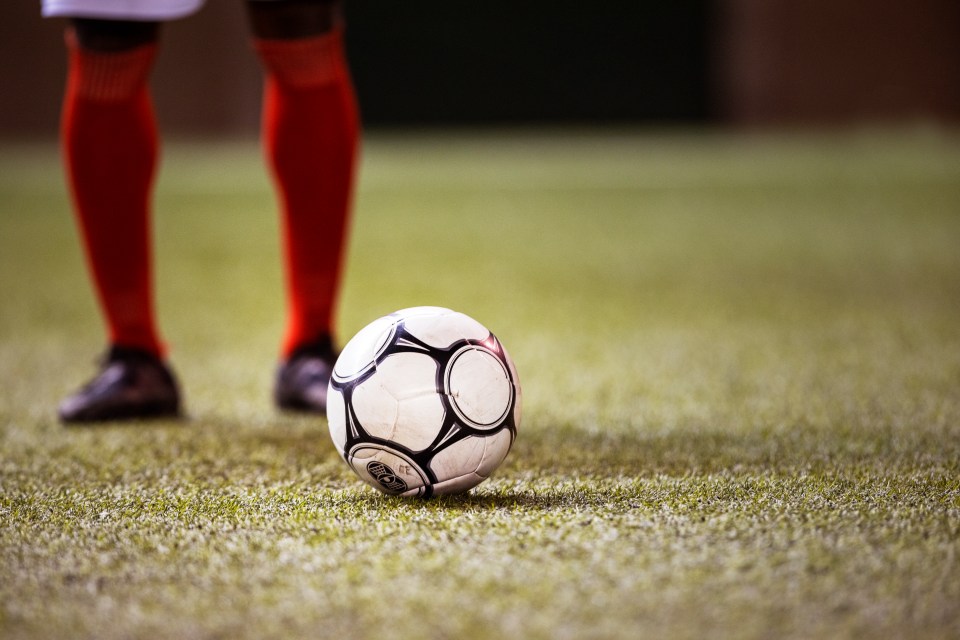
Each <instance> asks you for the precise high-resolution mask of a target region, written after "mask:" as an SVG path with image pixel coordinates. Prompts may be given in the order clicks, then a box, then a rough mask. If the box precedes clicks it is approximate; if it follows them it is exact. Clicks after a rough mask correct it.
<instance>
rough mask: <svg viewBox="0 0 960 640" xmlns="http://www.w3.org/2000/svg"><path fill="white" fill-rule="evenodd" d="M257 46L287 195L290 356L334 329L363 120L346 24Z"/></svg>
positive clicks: (276, 163)
mask: <svg viewBox="0 0 960 640" xmlns="http://www.w3.org/2000/svg"><path fill="white" fill-rule="evenodd" d="M255 46H256V49H257V52H258V54H259V55H260V58H261V60H262V61H263V65H264V67H265V68H266V71H267V76H266V82H265V89H264V114H263V140H264V147H265V150H266V154H267V157H268V160H269V162H270V165H271V167H272V169H273V173H274V178H275V180H276V182H277V185H278V187H279V191H280V197H281V210H282V219H283V249H284V258H285V271H286V285H287V299H288V316H287V318H288V319H287V331H286V335H285V337H284V341H283V347H282V350H283V354H284V355H285V356H289V355H290V353H291V352H292V351H293V350H294V349H296V347H297V346H299V345H301V344H304V343H307V342H311V341H314V340H317V339H318V338H320V337H322V336H325V335H329V334H331V333H332V327H333V316H334V312H335V303H336V297H337V293H338V291H339V284H340V271H341V264H342V260H343V253H344V245H345V240H346V232H347V225H348V217H349V210H350V200H351V195H352V190H353V176H354V159H355V156H356V148H357V134H358V128H359V118H358V114H357V106H356V101H355V99H354V95H353V86H352V83H351V81H350V74H349V70H348V68H347V64H346V60H345V58H344V53H343V38H342V33H341V31H340V30H339V29H335V30H333V31H330V32H328V33H325V34H322V35H319V36H313V37H308V38H299V39H292V40H265V39H258V40H256V41H255Z"/></svg>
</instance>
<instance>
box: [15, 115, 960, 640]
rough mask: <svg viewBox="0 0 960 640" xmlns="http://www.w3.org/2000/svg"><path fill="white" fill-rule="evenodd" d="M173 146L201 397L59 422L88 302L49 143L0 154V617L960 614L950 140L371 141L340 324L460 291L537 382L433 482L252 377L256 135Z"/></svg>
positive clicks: (845, 627)
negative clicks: (356, 471) (452, 469)
mask: <svg viewBox="0 0 960 640" xmlns="http://www.w3.org/2000/svg"><path fill="white" fill-rule="evenodd" d="M165 160H166V162H165V165H164V172H163V176H162V179H161V182H160V185H159V191H158V197H157V238H158V262H159V266H158V281H159V282H158V287H159V307H160V314H161V318H162V321H163V325H164V328H165V332H166V337H167V338H168V340H169V342H170V343H171V345H172V354H173V361H174V364H175V366H176V367H177V369H178V371H179V372H180V375H181V378H182V382H183V385H184V387H185V389H186V392H187V403H188V408H189V411H190V419H189V420H187V421H185V422H182V423H169V422H168V423H159V424H150V425H133V426H117V425H112V426H103V427H99V428H90V429H64V428H62V427H61V426H59V425H58V424H56V421H55V418H54V408H55V405H56V403H57V401H58V400H59V398H60V397H61V396H62V395H63V394H64V393H66V392H67V391H69V390H70V389H72V388H73V387H75V386H76V385H77V384H79V383H80V382H81V381H82V380H83V379H84V378H86V377H87V376H88V375H89V374H90V373H91V372H92V370H93V369H92V358H93V356H94V354H95V352H96V351H97V350H98V349H100V348H101V347H102V343H101V340H102V338H101V334H100V328H99V322H98V317H97V311H96V309H95V306H94V304H93V302H92V299H91V296H90V293H89V288H88V286H87V282H86V278H85V275H84V272H83V268H82V259H81V256H80V253H79V251H78V248H77V245H76V241H75V239H74V232H73V227H72V222H71V220H70V218H69V215H68V214H67V204H66V199H65V195H64V190H63V188H62V187H61V185H60V174H59V167H58V164H57V160H56V156H55V150H54V149H53V148H52V147H50V146H42V145H39V146H33V147H28V146H19V147H17V146H13V147H11V146H9V145H8V146H5V147H4V148H3V149H2V150H0V380H2V391H0V636H3V637H4V638H43V637H80V638H82V637H90V638H94V637H96V638H128V637H149V638H193V637H210V638H214V637H230V638H264V637H352V638H364V637H371V638H372V637H381V636H383V635H384V634H388V635H390V636H391V637H407V638H410V637H417V638H490V637H516V638H564V637H569V638H623V637H645V636H649V637H672V638H702V637H721V638H722V637H731V638H732V637H736V638H761V637H764V638H767V637H786V638H791V637H792V638H803V637H806V638H813V637H822V636H831V637H867V636H869V637H904V638H906V637H911V638H918V637H923V638H956V637H958V636H960V563H958V560H957V554H958V551H960V542H958V540H960V137H958V136H957V135H956V134H954V133H950V132H937V131H910V132H894V133H889V132H866V133H850V134H843V135H836V136H826V135H823V136H809V135H808V136H800V135H796V136H762V137H743V136H733V135H713V134H698V135H694V134H689V135H685V134H649V133H635V132H634V133H631V132H611V133H589V132H564V133H563V134H540V133H529V132H526V133H525V132H505V133H502V134H490V135H487V134H485V135H454V134H451V135H435V136H419V137H417V136H396V137H388V136H379V137H377V136H374V137H371V139H370V140H369V141H368V143H367V145H366V151H365V161H364V166H363V173H362V185H361V190H360V194H359V197H358V201H357V215H356V219H355V234H354V236H353V244H352V251H351V254H350V261H349V265H348V266H349V268H348V274H347V286H346V291H345V293H344V296H343V301H342V313H341V316H342V332H343V334H344V335H343V337H344V338H346V337H349V335H351V334H352V333H353V332H354V331H356V330H357V329H359V328H360V327H361V326H363V325H364V324H365V323H366V322H368V321H369V320H371V319H373V318H375V317H377V316H379V315H382V314H384V313H388V312H390V311H393V310H394V309H396V308H401V307H405V306H411V305H417V304H440V305H445V306H450V307H454V308H457V309H460V310H462V311H465V312H467V313H469V314H471V315H473V316H475V317H476V318H477V319H479V320H481V321H482V322H484V323H485V324H487V325H488V326H489V327H490V328H491V329H493V330H494V331H495V332H496V333H497V334H498V336H499V337H500V338H501V339H502V340H503V341H504V343H505V344H506V345H507V347H508V348H509V349H510V351H511V353H512V354H513V356H514V358H515V360H516V361H517V365H518V368H519V371H520V375H521V380H522V383H523V385H524V391H525V412H524V422H523V424H522V425H521V434H520V438H519V440H518V442H517V444H516V447H515V449H514V451H513V452H512V453H511V455H510V457H509V458H508V459H507V462H506V463H505V465H504V466H503V467H502V468H501V470H500V471H499V472H498V473H497V474H496V475H495V477H494V478H493V479H492V480H490V481H488V482H487V483H485V484H483V485H481V486H480V487H478V488H477V489H475V490H474V491H473V492H472V493H471V494H469V495H467V496H465V497H459V498H447V499H438V500H433V501H429V502H403V501H398V500H395V499H388V498H385V497H382V496H380V495H378V494H375V493H374V492H373V491H372V490H371V489H369V488H367V487H366V486H365V485H361V484H360V483H359V482H358V481H357V480H355V479H354V478H353V477H352V476H351V475H350V473H349V471H348V470H347V468H346V466H345V465H343V463H342V462H341V461H340V460H339V459H338V458H337V457H336V454H335V453H334V451H333V448H332V446H331V444H330V443H329V439H328V437H327V435H326V425H325V422H324V421H323V420H321V419H305V418H294V417H289V416H283V415H278V414H277V413H276V412H275V411H274V410H273V409H272V408H271V406H270V404H269V387H270V381H271V376H272V369H273V366H274V361H275V355H276V349H277V343H278V341H279V334H280V329H281V325H282V309H281V307H282V293H281V292H280V282H281V278H280V271H279V267H278V260H277V245H278V242H277V233H276V221H275V218H274V216H273V214H272V210H273V196H272V194H271V192H270V189H269V185H268V183H267V181H266V178H265V177H264V175H263V172H262V170H261V168H260V163H259V152H258V151H257V150H256V148H255V147H254V146H253V145H249V144H218V145H200V144H171V145H169V146H168V148H167V150H166V156H165Z"/></svg>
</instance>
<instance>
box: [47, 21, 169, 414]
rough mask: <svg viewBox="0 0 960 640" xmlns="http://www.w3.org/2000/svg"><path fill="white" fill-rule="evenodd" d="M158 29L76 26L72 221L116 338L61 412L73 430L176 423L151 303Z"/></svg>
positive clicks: (70, 91) (70, 106)
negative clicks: (147, 420)
mask: <svg viewBox="0 0 960 640" xmlns="http://www.w3.org/2000/svg"><path fill="white" fill-rule="evenodd" d="M157 38H158V23H156V22H144V21H126V20H103V19H88V18H75V19H72V20H71V21H70V24H69V27H68V30H67V47H68V55H69V66H68V76H67V86H66V91H65V95H64V104H63V117H62V122H61V140H62V145H63V152H64V157H65V161H66V171H67V177H68V181H69V184H70V190H71V194H72V197H73V204H74V212H75V214H76V219H77V222H78V226H79V227H80V230H81V237H82V241H83V245H84V249H85V252H86V257H87V263H88V266H89V270H90V274H91V277H92V279H93V283H94V288H95V290H96V292H97V297H98V301H99V303H100V307H101V309H102V311H103V315H104V318H105V320H106V324H107V329H108V340H109V343H110V345H111V349H110V351H109V353H108V355H107V359H106V362H105V363H104V370H103V371H102V372H101V375H99V376H98V377H97V378H96V379H95V380H93V381H92V382H91V383H90V384H88V385H87V386H86V387H84V388H83V389H81V390H80V391H79V392H78V393H76V394H75V395H73V396H71V397H69V398H67V399H66V400H65V401H64V402H63V403H62V404H61V407H60V416H61V419H63V420H64V421H65V422H76V421H89V420H109V419H118V418H129V417H146V416H155V415H172V414H176V413H177V412H178V411H179V394H178V392H177V388H176V383H175V381H174V380H173V377H172V375H171V374H170V372H169V370H168V369H167V368H166V367H165V366H164V365H163V363H162V361H161V359H162V357H163V344H162V342H161V339H160V336H159V332H158V330H157V326H156V320H155V313H154V303H153V274H152V256H151V254H152V247H151V238H150V198H151V190H152V185H153V180H154V174H155V168H156V158H157V148H158V142H157V132H156V125H155V120H154V113H153V105H152V102H151V98H150V93H149V89H148V77H149V74H150V70H151V68H152V66H153V60H154V57H155V54H156V49H157Z"/></svg>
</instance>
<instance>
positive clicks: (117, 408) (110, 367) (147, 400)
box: [60, 346, 180, 423]
mask: <svg viewBox="0 0 960 640" xmlns="http://www.w3.org/2000/svg"><path fill="white" fill-rule="evenodd" d="M102 367H103V368H102V370H101V371H100V373H99V374H98V375H97V377H95V378H94V379H93V380H91V381H90V382H88V383H87V384H86V385H85V386H84V387H83V388H82V389H80V390H79V391H77V392H76V393H75V394H73V395H72V396H69V397H68V398H67V399H65V400H64V401H63V402H61V403H60V420H61V421H62V422H65V423H76V422H103V421H108V420H134V419H137V418H170V417H176V416H179V415H180V392H179V390H178V388H177V381H176V378H174V376H173V372H172V371H171V370H170V368H169V367H167V365H165V364H164V363H163V362H161V361H160V359H159V358H157V357H156V356H154V355H153V354H152V353H149V352H147V351H141V350H140V349H132V348H128V347H118V346H112V347H110V351H108V352H107V355H106V357H105V358H104V362H103V365H102Z"/></svg>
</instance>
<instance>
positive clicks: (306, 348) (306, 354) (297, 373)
mask: <svg viewBox="0 0 960 640" xmlns="http://www.w3.org/2000/svg"><path fill="white" fill-rule="evenodd" d="M336 362H337V352H336V351H335V350H334V348H333V341H332V340H331V339H330V337H329V336H324V337H322V338H320V339H318V340H316V341H315V342H310V343H307V344H303V345H301V346H299V347H297V348H296V349H295V350H294V351H293V353H291V354H290V357H289V358H287V359H286V360H285V361H283V362H282V363H280V366H279V367H278V368H277V377H276V383H275V385H274V389H273V400H274V403H275V404H276V405H277V407H279V408H280V409H286V410H290V411H303V412H307V413H323V412H325V411H326V409H327V385H328V384H329V383H330V376H331V375H332V374H333V365H334V364H336Z"/></svg>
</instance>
